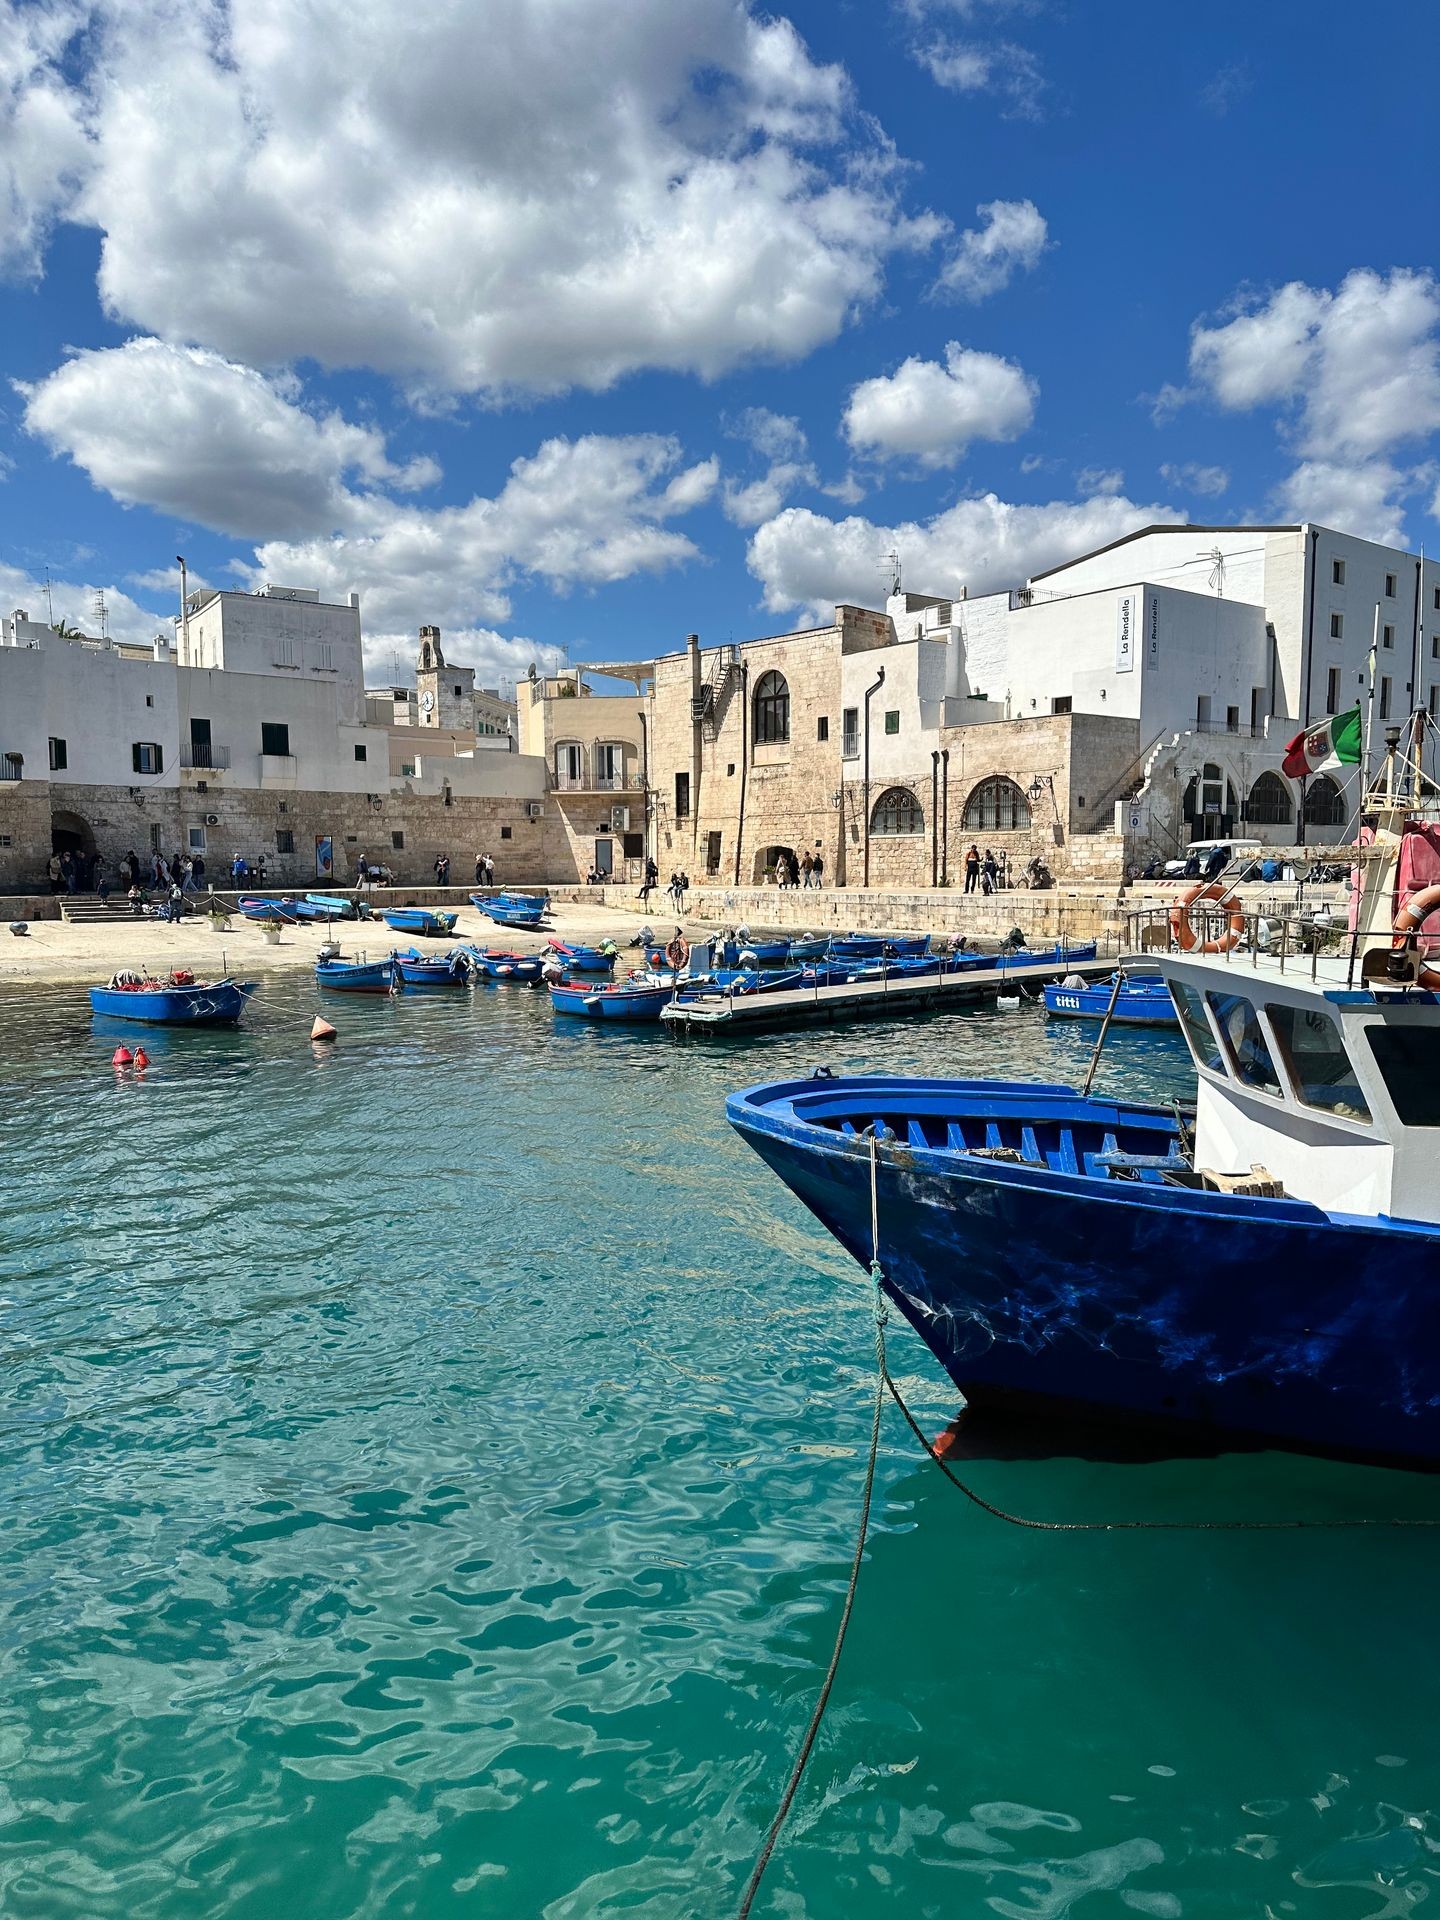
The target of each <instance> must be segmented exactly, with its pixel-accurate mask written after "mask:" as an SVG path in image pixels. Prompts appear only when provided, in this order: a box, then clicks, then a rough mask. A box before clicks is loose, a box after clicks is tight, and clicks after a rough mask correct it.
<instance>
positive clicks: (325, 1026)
mask: <svg viewBox="0 0 1440 1920" xmlns="http://www.w3.org/2000/svg"><path fill="white" fill-rule="evenodd" d="M310 1038H311V1039H312V1040H333V1039H334V1038H335V1029H334V1027H332V1026H331V1024H330V1022H329V1021H328V1020H322V1019H321V1018H320V1016H319V1014H318V1013H317V1014H316V1016H315V1024H314V1025H313V1026H312V1027H311V1029H310Z"/></svg>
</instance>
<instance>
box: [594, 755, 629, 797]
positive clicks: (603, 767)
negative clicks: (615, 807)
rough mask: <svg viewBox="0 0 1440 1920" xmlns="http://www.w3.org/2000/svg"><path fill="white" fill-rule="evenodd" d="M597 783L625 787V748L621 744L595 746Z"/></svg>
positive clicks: (608, 786) (606, 786) (599, 785)
mask: <svg viewBox="0 0 1440 1920" xmlns="http://www.w3.org/2000/svg"><path fill="white" fill-rule="evenodd" d="M595 784H596V786H597V787H605V788H611V787H623V786H624V784H625V749H624V748H623V747H619V746H608V745H607V746H597V747H596V748H595Z"/></svg>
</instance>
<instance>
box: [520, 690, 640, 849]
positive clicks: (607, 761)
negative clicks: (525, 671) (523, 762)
mask: <svg viewBox="0 0 1440 1920" xmlns="http://www.w3.org/2000/svg"><path fill="white" fill-rule="evenodd" d="M592 673H593V674H596V675H597V676H599V675H603V676H606V677H608V678H609V679H611V680H614V681H621V680H627V679H628V680H630V681H631V683H632V687H633V691H632V692H630V693H620V692H619V691H615V692H611V693H608V694H596V692H595V690H594V689H593V688H592V687H591V686H590V685H589V683H588V681H587V678H586V676H587V674H592ZM649 675H650V666H649V663H648V662H641V663H638V664H636V663H626V664H621V665H605V666H595V667H585V668H580V667H571V668H566V669H565V670H564V671H563V672H560V673H556V674H549V675H544V674H539V673H535V672H533V671H532V673H531V676H530V678H529V679H527V680H522V681H521V682H520V685H519V687H518V688H517V690H516V691H517V695H518V706H519V731H520V752H521V754H522V755H523V756H524V757H525V758H526V759H529V760H533V761H535V762H537V763H539V764H541V765H543V767H544V770H545V789H544V790H545V795H546V798H547V800H548V802H549V805H550V809H551V812H552V814H553V816H554V820H555V827H556V834H557V840H556V844H557V849H558V850H559V858H560V861H561V865H560V866H559V867H557V869H556V871H557V873H564V874H565V875H566V876H567V877H569V876H577V877H579V878H582V879H583V878H584V877H585V875H586V874H588V873H591V872H598V873H600V874H602V875H605V876H607V877H608V876H610V875H612V874H614V875H616V876H618V877H625V878H638V877H639V871H640V868H641V866H642V865H643V863H644V858H645V853H646V839H645V833H646V798H647V788H648V784H649V741H648V732H647V730H648V726H649V706H650V702H649V699H648V697H647V694H646V692H645V691H644V689H645V688H646V687H647V685H648V680H649Z"/></svg>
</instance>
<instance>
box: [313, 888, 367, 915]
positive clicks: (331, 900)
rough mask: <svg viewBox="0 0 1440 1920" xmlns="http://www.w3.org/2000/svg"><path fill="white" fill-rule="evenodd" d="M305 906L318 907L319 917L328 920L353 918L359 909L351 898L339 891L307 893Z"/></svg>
mask: <svg viewBox="0 0 1440 1920" xmlns="http://www.w3.org/2000/svg"><path fill="white" fill-rule="evenodd" d="M305 905H306V906H307V907H318V908H319V910H320V914H321V917H322V918H324V919H328V920H354V919H356V918H357V917H358V914H359V909H358V907H357V906H356V904H355V902H354V901H353V900H350V899H347V898H346V896H345V895H344V894H340V893H307V894H306V896H305Z"/></svg>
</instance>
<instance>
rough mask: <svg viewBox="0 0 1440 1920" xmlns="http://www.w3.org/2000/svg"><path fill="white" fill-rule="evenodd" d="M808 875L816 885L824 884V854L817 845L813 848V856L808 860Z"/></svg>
mask: <svg viewBox="0 0 1440 1920" xmlns="http://www.w3.org/2000/svg"><path fill="white" fill-rule="evenodd" d="M810 877H811V879H812V880H813V881H814V883H815V885H816V886H817V887H823V886H824V884H825V856H824V854H823V853H821V851H820V849H819V848H818V847H817V848H816V849H815V858H814V859H813V860H812V861H811V862H810Z"/></svg>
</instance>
